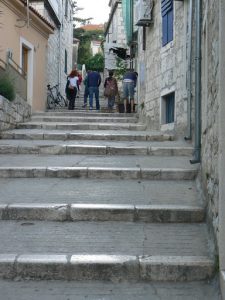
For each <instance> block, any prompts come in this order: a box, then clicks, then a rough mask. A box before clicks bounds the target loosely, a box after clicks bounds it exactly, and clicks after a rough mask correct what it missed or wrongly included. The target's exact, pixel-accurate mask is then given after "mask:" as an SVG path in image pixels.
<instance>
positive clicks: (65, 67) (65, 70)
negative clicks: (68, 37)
mask: <svg viewBox="0 0 225 300" xmlns="http://www.w3.org/2000/svg"><path fill="white" fill-rule="evenodd" d="M64 72H65V73H66V74H67V51H66V49H65V66H64Z"/></svg>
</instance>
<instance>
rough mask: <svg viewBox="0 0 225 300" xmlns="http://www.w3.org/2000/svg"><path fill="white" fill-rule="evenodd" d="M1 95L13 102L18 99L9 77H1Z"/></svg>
mask: <svg viewBox="0 0 225 300" xmlns="http://www.w3.org/2000/svg"><path fill="white" fill-rule="evenodd" d="M0 95H2V96H3V97H5V98H6V99H8V100H9V101H12V100H14V99H15V97H16V92H15V87H14V84H13V81H12V79H11V78H10V77H9V75H7V74H4V75H2V76H0Z"/></svg>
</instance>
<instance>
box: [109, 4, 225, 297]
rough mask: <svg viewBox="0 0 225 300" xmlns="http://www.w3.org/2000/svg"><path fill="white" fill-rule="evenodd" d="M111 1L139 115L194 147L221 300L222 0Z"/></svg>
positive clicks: (224, 205)
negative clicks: (119, 13) (134, 77)
mask: <svg viewBox="0 0 225 300" xmlns="http://www.w3.org/2000/svg"><path fill="white" fill-rule="evenodd" d="M115 2H122V9H123V21H124V26H125V33H126V40H127V44H126V45H125V46H124V48H129V49H130V53H131V57H130V59H129V60H128V65H130V66H132V67H134V68H135V70H136V71H137V72H138V73H139V79H138V90H139V93H138V107H139V110H138V112H139V116H140V118H141V119H142V120H143V121H145V122H146V123H147V124H148V128H149V129H151V130H160V131H163V132H165V131H166V132H171V133H174V134H175V136H176V137H177V138H178V139H184V138H185V139H186V140H187V141H189V142H190V143H192V144H193V146H194V153H193V160H192V163H199V178H198V181H199V182H198V183H199V189H200V190H201V193H202V200H203V201H204V204H205V206H206V208H207V221H208V225H209V226H208V227H209V231H210V232H211V234H212V235H211V236H212V240H214V245H215V253H216V255H218V262H219V270H220V278H221V290H222V292H223V297H224V299H225V273H224V270H225V238H224V237H225V187H224V184H223V181H224V178H225V174H224V173H225V153H224V152H225V150H224V149H225V137H224V136H225V121H224V115H225V104H224V99H223V95H224V94H225V85H224V78H225V67H224V66H225V50H224V44H225V32H224V28H225V1H224V0H219V1H214V0H202V1H200V0H196V1H193V0H161V1H156V0H150V1H146V0H122V1H115ZM120 4H121V3H120ZM115 11H116V10H115ZM115 11H114V10H112V12H111V15H110V18H109V22H108V27H107V30H108V31H107V33H112V32H113V30H111V29H110V28H111V27H110V26H112V25H113V22H112V20H113V17H112V15H113V14H114V15H115ZM116 34H118V33H115V36H113V39H110V35H106V37H107V38H108V41H110V42H113V41H117V40H118V38H119V34H118V35H116ZM106 65H107V60H106ZM107 66H108V65H107ZM110 68H112V64H111V65H110Z"/></svg>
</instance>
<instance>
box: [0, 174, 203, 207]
mask: <svg viewBox="0 0 225 300" xmlns="http://www.w3.org/2000/svg"><path fill="white" fill-rule="evenodd" d="M12 203H14V204H19V203H26V204H32V203H34V204H36V203H40V204H45V203H56V204H60V203H68V204H72V203H75V204H89V203H92V204H115V205H117V204H124V205H133V206H135V205H162V206H170V205H173V206H191V207H195V208H198V207H202V203H201V201H200V199H199V197H198V192H197V189H196V183H195V182H194V181H189V180H185V181H182V180H179V181H173V180H168V181H167V180H164V181H163V183H162V181H160V180H153V181H149V180H140V179H138V180H126V179H123V180H120V179H109V180H107V179H86V178H84V179H82V178H80V179H79V178H77V179H76V180H74V178H10V179H8V178H1V179H0V204H12Z"/></svg>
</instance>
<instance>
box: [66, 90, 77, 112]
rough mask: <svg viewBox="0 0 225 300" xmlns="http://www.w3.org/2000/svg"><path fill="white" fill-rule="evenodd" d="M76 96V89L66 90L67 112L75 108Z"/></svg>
mask: <svg viewBox="0 0 225 300" xmlns="http://www.w3.org/2000/svg"><path fill="white" fill-rule="evenodd" d="M76 96H77V88H74V89H70V90H68V94H67V98H68V100H69V107H68V109H69V110H74V107H75V99H76Z"/></svg>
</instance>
